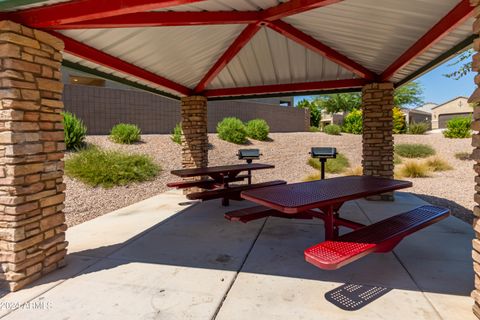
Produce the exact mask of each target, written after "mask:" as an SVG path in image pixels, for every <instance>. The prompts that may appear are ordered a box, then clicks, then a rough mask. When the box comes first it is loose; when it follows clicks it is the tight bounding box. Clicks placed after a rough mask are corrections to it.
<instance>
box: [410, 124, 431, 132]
mask: <svg viewBox="0 0 480 320" xmlns="http://www.w3.org/2000/svg"><path fill="white" fill-rule="evenodd" d="M429 128H430V126H429V125H428V123H426V122H418V123H417V122H412V123H410V125H409V126H408V133H409V134H425V132H427V131H428V129H429Z"/></svg>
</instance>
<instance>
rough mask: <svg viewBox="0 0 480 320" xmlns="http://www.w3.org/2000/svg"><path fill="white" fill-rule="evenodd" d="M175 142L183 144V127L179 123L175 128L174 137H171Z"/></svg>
mask: <svg viewBox="0 0 480 320" xmlns="http://www.w3.org/2000/svg"><path fill="white" fill-rule="evenodd" d="M170 138H171V139H172V141H173V142H175V143H177V144H182V125H181V124H180V123H177V124H176V125H175V128H173V132H172V136H171V137H170Z"/></svg>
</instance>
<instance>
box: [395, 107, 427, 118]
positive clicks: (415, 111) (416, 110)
mask: <svg viewBox="0 0 480 320" xmlns="http://www.w3.org/2000/svg"><path fill="white" fill-rule="evenodd" d="M402 111H403V112H406V113H418V114H424V115H427V116H431V115H432V114H431V113H430V112H427V111H422V110H418V109H408V108H405V109H402Z"/></svg>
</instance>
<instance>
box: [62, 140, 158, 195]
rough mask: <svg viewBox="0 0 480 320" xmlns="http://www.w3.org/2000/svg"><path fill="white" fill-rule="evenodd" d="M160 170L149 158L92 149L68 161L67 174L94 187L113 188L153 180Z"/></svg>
mask: <svg viewBox="0 0 480 320" xmlns="http://www.w3.org/2000/svg"><path fill="white" fill-rule="evenodd" d="M159 171H160V167H159V166H158V165H156V164H155V163H154V162H153V160H152V159H151V158H150V157H148V156H145V155H130V154H126V153H123V152H119V151H112V150H102V149H99V148H97V147H91V148H87V149H84V150H81V151H80V152H78V153H76V154H74V155H73V156H72V157H70V158H68V159H67V160H66V161H65V173H66V174H67V175H68V176H70V177H72V178H76V179H78V180H80V181H82V182H84V183H86V184H88V185H91V186H93V187H96V186H102V187H104V188H110V187H113V186H118V185H127V184H129V183H132V182H141V181H146V180H150V179H152V178H153V177H155V176H156V175H157V173H158V172H159Z"/></svg>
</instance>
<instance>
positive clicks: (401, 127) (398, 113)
mask: <svg viewBox="0 0 480 320" xmlns="http://www.w3.org/2000/svg"><path fill="white" fill-rule="evenodd" d="M392 131H393V133H395V134H400V133H405V132H407V122H406V121H405V114H404V113H403V111H402V110H401V109H400V108H399V107H394V108H393V129H392Z"/></svg>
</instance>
